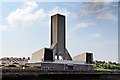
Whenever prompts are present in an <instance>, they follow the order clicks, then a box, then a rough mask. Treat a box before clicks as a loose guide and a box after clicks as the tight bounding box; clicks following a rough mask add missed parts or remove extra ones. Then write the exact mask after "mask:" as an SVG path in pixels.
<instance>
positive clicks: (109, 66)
mask: <svg viewBox="0 0 120 80" xmlns="http://www.w3.org/2000/svg"><path fill="white" fill-rule="evenodd" d="M93 68H94V69H95V70H120V64H118V63H115V62H108V63H107V62H105V61H103V62H102V61H94V62H93Z"/></svg>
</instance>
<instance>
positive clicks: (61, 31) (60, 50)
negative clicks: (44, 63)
mask: <svg viewBox="0 0 120 80" xmlns="http://www.w3.org/2000/svg"><path fill="white" fill-rule="evenodd" d="M65 31H66V30H65V16H64V15H61V14H56V15H53V16H51V47H50V48H51V49H53V54H54V55H55V56H57V59H59V57H62V59H63V60H72V58H71V56H70V54H69V53H68V51H67V49H66V36H65Z"/></svg>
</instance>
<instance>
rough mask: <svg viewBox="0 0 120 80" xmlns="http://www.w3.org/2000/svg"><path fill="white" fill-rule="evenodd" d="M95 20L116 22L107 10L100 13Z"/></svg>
mask: <svg viewBox="0 0 120 80" xmlns="http://www.w3.org/2000/svg"><path fill="white" fill-rule="evenodd" d="M96 18H97V19H108V20H117V18H116V17H115V16H114V15H112V14H111V12H110V11H109V10H103V11H101V12H100V13H99V14H98V16H97V17H96Z"/></svg>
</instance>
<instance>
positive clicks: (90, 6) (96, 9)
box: [78, 0, 118, 20]
mask: <svg viewBox="0 0 120 80" xmlns="http://www.w3.org/2000/svg"><path fill="white" fill-rule="evenodd" d="M94 1H95V2H87V3H81V6H80V7H79V10H78V16H81V17H87V18H88V17H90V18H91V17H92V18H93V19H104V20H115V19H116V18H117V11H118V9H117V8H118V7H117V6H116V5H118V4H116V3H113V2H110V1H108V0H102V1H101V2H99V1H98V0H94ZM104 14H105V15H104Z"/></svg>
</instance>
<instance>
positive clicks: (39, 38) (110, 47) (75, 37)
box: [0, 0, 118, 62]
mask: <svg viewBox="0 0 120 80" xmlns="http://www.w3.org/2000/svg"><path fill="white" fill-rule="evenodd" d="M117 1H118V0H114V2H113V0H86V1H85V2H83V1H79V2H76V1H75V0H74V2H73V1H72V2H67V1H66V2H63V1H61V2H56V1H54V0H53V1H51V2H48V1H46V2H43V1H37V0H34V1H33V0H24V1H18V0H11V1H1V2H0V57H31V55H32V53H34V52H35V51H38V50H40V49H41V48H44V47H47V48H49V47H50V23H51V21H50V20H51V19H50V18H51V15H54V14H56V13H60V14H62V15H65V16H66V44H67V45H66V47H67V49H68V51H69V53H70V54H71V55H72V56H75V55H78V54H82V53H84V52H92V53H93V56H94V60H105V61H116V62H117V61H118V3H117Z"/></svg>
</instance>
